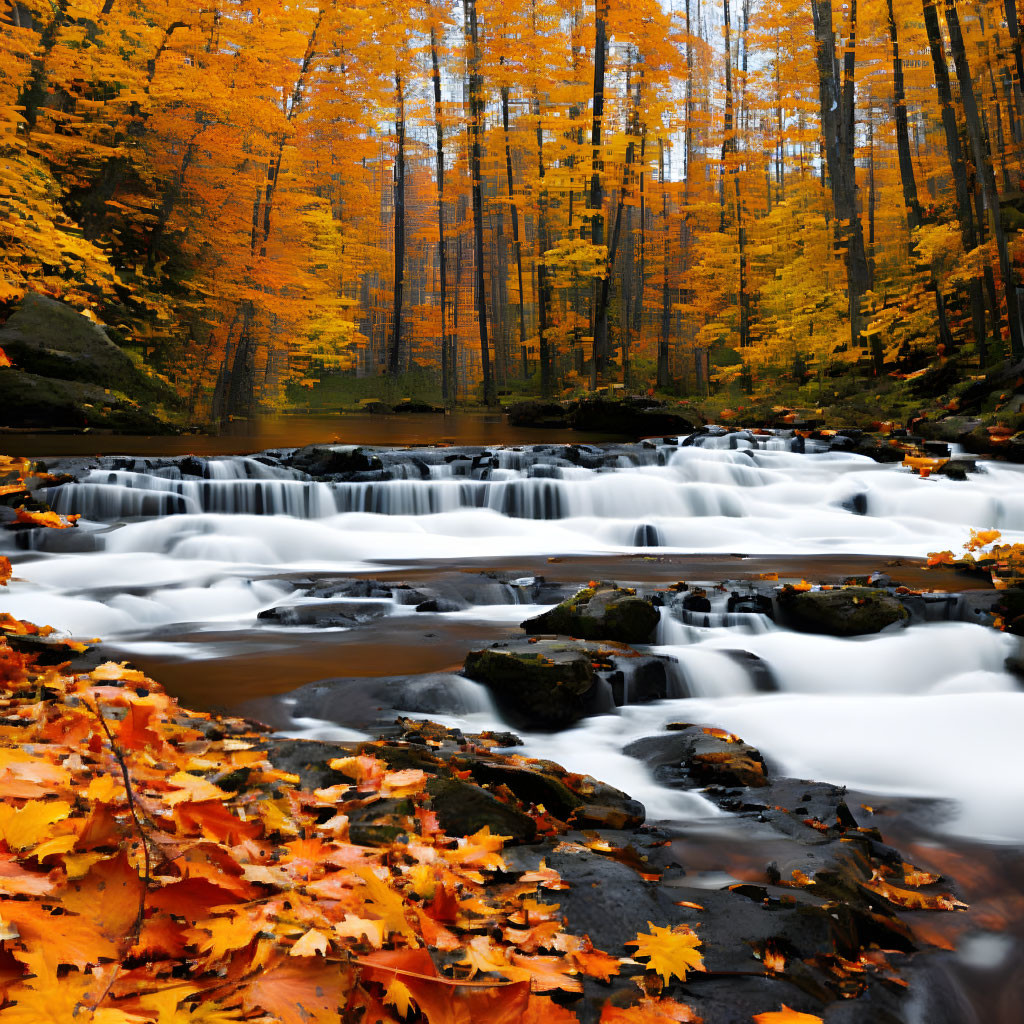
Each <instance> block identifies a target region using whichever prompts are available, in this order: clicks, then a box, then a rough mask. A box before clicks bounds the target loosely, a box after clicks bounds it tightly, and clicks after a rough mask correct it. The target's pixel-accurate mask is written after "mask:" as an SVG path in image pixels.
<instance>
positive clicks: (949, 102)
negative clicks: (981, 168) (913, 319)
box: [921, 0, 998, 366]
mask: <svg viewBox="0 0 1024 1024" xmlns="http://www.w3.org/2000/svg"><path fill="white" fill-rule="evenodd" d="M921 6H922V11H923V13H924V26H925V31H926V32H927V35H928V48H929V51H930V53H931V58H932V70H933V71H934V73H935V88H936V91H937V92H938V95H939V103H940V105H941V107H942V127H943V129H944V131H945V133H946V152H947V154H948V155H949V166H950V170H951V172H952V175H953V186H954V189H955V191H956V205H957V219H958V220H959V221H960V234H961V236H962V238H963V245H964V252H972V251H973V250H974V249H976V248H977V246H978V232H977V228H976V226H975V220H974V213H973V211H972V210H971V192H970V189H969V188H968V185H967V165H966V161H965V160H964V152H963V147H962V146H961V145H960V130H959V127H958V125H957V118H956V110H955V109H954V107H953V90H952V85H951V83H950V80H949V67H948V65H947V63H946V47H945V44H944V43H943V40H942V33H941V31H940V30H939V16H938V11H937V9H936V6H935V0H922V4H921ZM970 293H971V323H972V326H973V331H974V340H975V343H976V344H977V346H978V357H979V359H980V361H981V365H982V366H985V365H986V364H987V362H988V358H987V346H986V332H985V299H984V295H983V293H982V283H981V281H979V280H978V279H977V278H974V279H973V280H972V281H971V285H970ZM995 315H996V317H997V319H998V311H997V312H996V314H995Z"/></svg>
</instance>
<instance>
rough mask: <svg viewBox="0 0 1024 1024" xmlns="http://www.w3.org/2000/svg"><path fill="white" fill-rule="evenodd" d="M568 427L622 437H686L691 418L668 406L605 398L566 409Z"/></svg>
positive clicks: (593, 399)
mask: <svg viewBox="0 0 1024 1024" xmlns="http://www.w3.org/2000/svg"><path fill="white" fill-rule="evenodd" d="M569 425H570V426H571V427H572V428H573V429H574V430H585V431H590V432H599V433H609V434H625V435H626V436H631V437H634V438H641V437H654V436H656V435H658V434H662V435H664V434H675V435H681V434H690V433H691V432H692V431H693V430H694V428H695V423H694V419H693V415H692V414H684V413H683V412H681V411H679V410H678V409H673V408H672V407H671V406H669V405H662V404H658V403H654V402H648V401H646V400H641V401H636V400H631V399H625V400H622V401H614V400H611V399H608V398H586V399H581V400H580V401H579V402H576V403H575V404H574V405H572V406H571V407H570V411H569Z"/></svg>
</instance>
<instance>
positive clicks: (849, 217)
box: [811, 0, 882, 373]
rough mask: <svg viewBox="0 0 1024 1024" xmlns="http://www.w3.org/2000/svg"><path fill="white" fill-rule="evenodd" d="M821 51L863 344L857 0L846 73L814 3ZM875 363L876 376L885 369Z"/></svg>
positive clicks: (843, 239)
mask: <svg viewBox="0 0 1024 1024" xmlns="http://www.w3.org/2000/svg"><path fill="white" fill-rule="evenodd" d="M811 10H812V14H813V16H814V38H815V43H816V48H817V66H818V82H819V99H820V107H821V128H822V142H823V144H824V149H825V164H826V166H827V169H828V174H829V178H830V180H831V184H832V207H833V212H834V213H835V222H834V223H835V236H836V244H837V247H838V248H839V249H840V250H841V251H843V252H844V253H845V262H846V281H847V291H848V294H849V303H850V339H851V343H852V344H853V345H854V346H855V347H856V346H857V345H859V343H860V334H861V324H862V311H861V304H862V300H863V297H864V293H865V292H866V291H867V288H868V264H867V257H866V254H865V251H864V228H863V226H862V224H861V220H860V215H859V213H858V211H857V176H856V165H855V163H854V152H855V145H856V107H855V102H854V100H855V71H856V64H857V0H850V38H849V40H847V42H846V43H845V44H844V46H843V51H844V54H843V63H842V72H841V73H840V66H839V60H838V58H837V56H836V47H835V32H834V29H833V25H832V0H811ZM881 369H882V368H881V366H880V365H879V364H878V360H877V358H876V360H875V372H876V373H878V372H880V371H881Z"/></svg>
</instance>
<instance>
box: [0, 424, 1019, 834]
mask: <svg viewBox="0 0 1024 1024" xmlns="http://www.w3.org/2000/svg"><path fill="white" fill-rule="evenodd" d="M730 445H734V446H735V447H730ZM754 445H755V442H754V441H751V440H744V439H739V440H738V441H737V439H736V438H727V437H718V438H715V437H711V438H704V439H702V441H701V446H699V447H698V446H693V447H682V448H679V447H675V446H671V445H662V446H660V447H658V448H650V449H646V450H644V449H634V450H632V451H631V452H630V453H629V455H624V454H622V453H621V452H620V453H618V454H616V455H615V456H614V458H609V460H607V462H606V464H605V465H603V466H602V467H601V468H600V469H594V470H591V469H583V468H580V467H579V466H578V465H573V464H571V463H570V462H568V461H567V460H566V459H563V458H560V457H558V456H557V455H554V454H552V453H551V452H550V451H549V452H545V453H534V452H530V451H503V450H497V451H493V452H492V456H493V457H491V458H489V459H483V460H479V461H477V460H474V461H470V460H469V459H466V458H459V459H455V460H454V461H452V462H444V461H442V460H441V459H440V456H439V453H438V452H436V451H435V452H429V451H427V452H418V453H416V458H415V459H413V458H412V457H410V458H404V457H403V458H399V459H398V460H397V461H395V460H393V461H392V462H390V463H387V466H388V468H387V469H386V472H385V474H384V475H386V476H388V477H389V479H379V480H363V481H359V482H350V483H318V482H312V481H309V480H306V479H303V478H302V477H301V474H297V473H295V472H293V471H291V470H286V469H281V468H278V467H274V466H268V465H265V464H263V463H261V462H259V461H257V460H254V459H218V460H211V461H210V462H208V463H207V464H206V465H207V469H206V476H205V477H204V478H195V477H192V478H182V476H181V474H180V473H179V471H178V469H177V468H176V467H174V466H168V467H164V468H160V469H157V470H155V471H153V470H148V471H141V470H142V467H141V464H140V467H139V469H140V471H135V470H127V469H122V470H116V471H110V470H97V471H94V472H93V473H92V474H91V475H90V476H89V477H88V478H87V480H86V482H84V483H81V484H77V485H72V486H66V487H64V488H62V489H60V490H59V491H58V492H57V493H55V494H54V495H53V496H52V497H53V500H54V502H55V504H56V507H58V508H59V509H61V510H62V511H66V512H70V511H81V512H84V513H85V519H84V520H83V522H82V523H81V524H80V526H79V528H78V529H76V530H75V531H63V532H61V533H57V532H55V531H45V532H44V531H34V533H33V535H32V540H31V543H32V545H33V549H32V550H18V549H14V548H13V546H12V545H13V540H12V538H11V537H10V536H8V537H6V538H4V539H3V541H2V543H3V544H5V545H6V553H8V554H10V555H11V556H12V558H13V560H14V562H15V575H16V577H17V579H16V580H15V581H13V582H12V583H11V585H10V586H9V587H7V588H6V590H3V591H0V610H2V611H9V612H11V613H13V614H15V615H18V616H20V617H23V618H27V619H30V620H33V621H37V622H48V623H50V624H53V625H55V626H58V627H61V628H63V629H65V630H67V631H68V632H70V633H72V634H74V635H78V636H85V637H93V636H102V637H104V638H105V639H111V640H113V639H120V640H122V641H123V642H124V643H126V644H134V645H136V649H138V650H139V652H140V654H141V653H144V652H145V651H146V650H147V648H146V647H145V646H144V645H146V644H151V645H152V644H154V643H156V644H158V647H157V648H153V647H150V648H149V650H154V649H156V650H164V649H165V648H167V647H173V648H175V649H176V651H177V654H178V655H179V656H181V657H188V658H201V657H204V656H205V655H204V653H203V647H202V645H201V644H195V643H190V644H188V645H186V644H163V643H161V642H160V641H159V637H160V636H161V635H167V634H168V633H169V632H173V631H174V630H179V631H180V630H182V629H184V627H185V626H189V627H190V628H193V629H194V628H198V629H201V630H211V631H218V632H224V631H227V632H231V631H239V630H244V629H252V628H254V627H256V626H257V625H259V626H260V628H271V629H276V630H283V629H284V627H280V626H273V625H265V624H264V623H263V622H261V621H259V620H257V615H258V614H259V612H260V611H263V610H265V609H267V608H271V607H274V606H279V605H282V604H287V603H289V602H292V601H301V600H304V599H303V598H301V595H300V596H299V597H293V596H292V588H291V586H290V585H289V584H287V583H285V582H282V581H281V580H280V579H279V578H276V577H280V576H281V574H282V573H286V572H288V573H301V574H306V575H317V574H324V573H339V572H347V571H353V570H363V571H365V570H367V569H370V570H372V568H373V567H374V566H375V565H378V564H380V563H382V562H385V563H390V564H392V565H394V564H397V565H405V566H410V567H412V566H423V565H428V566H429V565H431V564H435V563H450V562H453V561H454V562H455V563H456V564H458V563H459V562H461V561H463V560H466V559H470V558H498V557H509V556H529V555H540V556H557V555H566V554H574V553H598V554H601V553H607V554H611V553H615V552H624V551H633V552H635V551H638V550H643V551H647V549H648V547H651V546H655V547H656V550H654V551H647V553H650V554H662V553H664V552H666V551H680V552H699V553H708V552H730V553H731V552H742V553H748V554H766V555H770V554H780V555H782V554H785V555H799V554H830V553H831V554H836V553H857V554H870V555H874V556H877V557H878V558H879V559H883V558H884V559H888V558H892V557H899V556H920V555H923V554H925V553H927V552H928V551H931V550H941V549H944V548H952V549H956V548H958V547H959V546H960V544H962V542H963V541H964V540H965V539H966V535H967V532H968V528H969V527H978V528H990V527H995V528H998V529H1001V530H1003V532H1004V536H1005V537H1006V538H1007V539H1008V540H1011V541H1024V472H1022V470H1021V469H1020V468H1018V467H1015V466H1007V465H996V464H991V463H989V464H982V467H981V472H979V473H978V474H975V475H972V476H971V478H970V480H969V481H968V482H966V483H963V482H955V481H952V480H948V479H946V478H943V477H933V478H930V479H927V480H922V479H921V478H919V477H917V476H916V475H914V474H912V473H911V472H910V471H908V470H906V469H903V468H902V467H899V466H881V465H877V464H875V463H874V462H871V461H869V460H867V459H864V458H860V457H858V456H853V455H847V454H842V453H826V452H818V453H812V454H806V455H803V454H796V453H794V452H792V451H789V450H788V448H789V441H788V439H786V438H780V437H775V438H771V439H767V440H766V441H763V442H761V443H760V445H758V446H757V447H754ZM440 454H441V455H443V450H441V451H440ZM378 475H380V474H378ZM855 498H856V499H857V503H856V506H858V507H860V508H861V509H862V510H863V512H864V513H865V514H862V515H857V514H854V512H853V511H851V509H852V508H854V507H855V503H854V499H855ZM22 536H25V535H24V534H23V535H22ZM897 574H898V572H897ZM497 599H499V600H500V598H497ZM514 599H515V598H514V597H510V598H509V603H507V604H501V605H498V604H494V605H491V604H488V605H479V606H477V607H474V608H470V609H467V610H464V611H461V612H454V613H450V614H449V616H448V621H451V620H453V619H455V620H462V621H465V622H467V623H480V622H491V623H494V624H495V625H496V626H498V625H503V626H504V627H505V628H507V626H508V625H509V624H514V623H515V622H518V621H520V620H521V619H522V618H525V617H527V616H528V615H530V614H535V613H537V612H539V611H540V610H542V609H540V608H532V607H528V606H522V605H517V604H514V603H512V601H513V600H514ZM362 603H365V601H363V602H362ZM388 604H389V605H390V607H389V608H388V609H387V610H388V613H389V614H392V615H411V614H412V611H411V609H410V608H409V607H408V606H403V605H401V604H400V603H398V602H388ZM685 618H686V620H687V621H686V622H683V621H682V617H680V618H676V617H673V616H669V615H667V614H666V617H665V620H664V622H663V625H662V629H661V631H660V635H659V638H658V647H657V648H655V650H656V652H657V653H659V654H662V655H665V656H667V657H669V658H670V659H672V663H673V669H672V671H673V673H674V678H673V684H674V686H675V689H674V690H673V691H672V692H682V693H687V694H689V695H690V697H689V698H687V699H679V700H671V701H665V702H661V703H658V704H654V705H646V706H640V707H626V708H622V709H620V712H619V713H618V714H616V715H606V716H602V717H599V718H595V719H591V720H589V721H586V722H584V723H582V724H580V725H579V726H577V727H576V728H575V729H573V730H570V731H568V732H566V733H563V734H559V735H553V736H540V735H533V736H527V737H525V739H526V740H527V749H528V751H529V753H531V754H534V755H537V756H543V757H550V758H552V759H553V760H556V761H559V762H561V763H563V764H565V765H566V766H567V767H569V768H570V769H572V770H575V771H585V772H589V773H591V774H593V775H595V776H597V777H599V778H602V779H604V780H605V781H608V782H611V783H613V784H615V785H618V786H620V787H621V788H623V789H625V790H626V791H627V792H630V793H631V794H632V795H634V796H636V797H637V798H638V799H641V800H643V801H644V802H645V804H647V806H648V810H649V813H650V815H651V817H653V818H657V817H666V818H677V819H678V818H680V817H701V816H707V815H709V814H713V813H717V812H713V811H712V809H711V805H710V804H708V803H707V802H706V801H704V800H703V799H702V798H701V797H699V796H696V795H693V794H689V795H688V794H681V793H678V792H672V791H668V790H665V789H663V788H661V787H660V786H658V785H657V784H655V783H654V781H653V780H652V779H651V778H650V776H649V775H648V774H647V772H646V769H645V768H644V766H643V765H642V764H641V763H640V762H639V761H636V760H634V759H633V758H629V757H626V756H625V755H624V754H623V753H622V749H623V747H624V746H625V745H626V744H628V743H629V742H630V741H631V740H632V739H635V738H639V737H642V736H645V735H652V734H656V733H658V732H660V731H662V729H663V728H664V726H665V724H666V723H668V722H670V721H674V720H685V721H696V722H701V723H705V724H711V725H717V726H721V727H723V728H726V729H729V730H731V731H734V732H737V733H738V734H740V735H742V736H743V737H744V738H745V739H746V740H747V741H748V742H751V743H753V744H754V745H756V746H758V747H759V748H760V749H761V750H762V751H763V752H764V753H765V755H766V756H767V757H768V758H770V759H771V760H772V761H773V763H774V764H775V765H776V766H778V767H779V768H780V769H782V770H783V771H785V772H787V773H792V774H796V775H799V776H802V777H809V778H817V779H822V780H826V781H834V782H839V783H844V784H848V785H851V786H855V787H858V788H861V789H864V790H868V791H872V792H884V793H892V794H904V795H916V796H930V797H939V798H948V799H953V800H956V801H958V809H957V810H956V812H955V814H954V815H953V817H952V818H951V820H950V822H949V823H948V827H949V828H950V829H951V830H953V831H955V832H958V833H961V834H965V835H974V836H978V837H984V838H989V839H997V840H1007V841H1009V840H1018V841H1019V840H1024V815H1021V814H1020V813H1014V812H1013V810H1012V808H1014V807H1016V808H1017V809H1018V811H1019V809H1020V807H1021V806H1024V804H1022V801H1024V753H1022V751H1024V745H1022V744H1020V742H1019V737H1020V736H1021V735H1024V694H1022V693H1021V692H1020V690H1019V686H1018V683H1017V680H1016V678H1015V677H1014V676H1011V675H1010V674H1008V673H1007V672H1006V671H1005V669H1004V667H1003V665H1004V661H1005V659H1006V657H1007V656H1008V655H1009V654H1010V653H1011V652H1012V651H1013V650H1014V644H1015V643H1016V641H1014V640H1012V639H1011V638H1008V637H1006V636H1004V635H1001V634H998V633H996V632H994V631H991V630H987V629H985V628H983V627H981V626H977V625H972V624H967V623H961V622H948V623H933V624H928V625H917V626H913V627H911V628H910V629H905V630H897V631H896V632H894V633H886V634H883V635H881V636H877V637H871V638H866V639H857V640H837V639H833V638H827V637H814V636H805V635H795V634H792V633H789V632H786V631H784V630H781V629H778V628H776V627H775V626H774V625H773V624H772V623H771V622H770V621H769V620H768V619H766V618H765V617H763V616H756V615H742V614H733V615H726V614H725V613H724V611H723V610H721V609H716V610H715V611H714V612H713V613H712V614H710V615H703V614H689V615H686V616H685ZM139 645H143V646H139ZM736 652H746V653H747V654H749V655H754V656H756V658H757V659H760V664H761V665H762V666H763V672H764V674H766V675H767V677H768V678H769V679H770V680H772V681H773V683H774V685H775V686H776V687H777V688H778V691H779V692H777V693H764V692H758V689H757V687H756V686H755V682H754V679H753V678H752V675H751V672H750V671H749V669H748V667H747V666H745V665H744V664H743V663H742V659H738V658H737V656H736ZM747 660H748V661H749V659H747ZM458 686H460V687H462V688H463V689H465V688H466V687H469V688H470V689H473V688H474V686H475V684H470V683H468V682H466V681H464V680H460V681H459V683H458ZM762 689H763V679H762ZM476 690H480V688H478V687H477V688H476ZM467 692H468V691H467ZM462 697H463V698H465V697H466V693H463V694H462ZM474 699H476V700H477V703H476V704H473V703H471V702H470V703H467V701H466V700H463V701H462V706H471V707H477V709H478V710H476V711H475V712H473V713H472V714H471V715H469V716H468V717H467V718H465V719H460V720H459V724H461V725H463V726H465V727H467V728H475V727H487V726H501V725H502V723H501V722H500V719H499V718H498V716H497V714H496V712H495V711H494V709H493V706H492V705H491V704H490V702H489V700H487V698H486V694H484V693H483V691H480V692H479V693H478V694H477V697H476V698H474ZM332 728H333V729H335V730H336V729H337V727H331V726H328V725H327V724H325V723H316V722H311V721H308V720H304V721H301V722H297V723H296V729H297V730H298V731H301V732H304V733H306V734H310V731H311V730H312V731H315V732H318V733H320V734H323V733H324V731H325V730H326V732H327V734H333V733H332V732H331V730H332ZM350 733H351V730H343V732H342V734H339V738H341V737H342V735H344V736H345V737H347V738H351V736H350Z"/></svg>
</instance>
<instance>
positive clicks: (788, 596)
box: [779, 587, 910, 637]
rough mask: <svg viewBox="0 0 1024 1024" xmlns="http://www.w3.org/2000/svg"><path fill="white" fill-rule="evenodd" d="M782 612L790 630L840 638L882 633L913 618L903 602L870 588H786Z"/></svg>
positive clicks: (783, 594)
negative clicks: (889, 627) (798, 589)
mask: <svg viewBox="0 0 1024 1024" xmlns="http://www.w3.org/2000/svg"><path fill="white" fill-rule="evenodd" d="M779 610H780V611H781V612H782V618H783V624H784V625H786V626H788V627H789V628H791V629H795V630H799V631H800V632H801V633H823V634H825V635H827V636H839V637H845V636H867V635H868V634H871V633H879V632H881V631H882V630H883V629H885V628H886V627H887V626H891V625H893V624H894V623H903V622H906V620H907V619H909V617H910V613H909V612H908V611H907V609H906V608H904V606H903V604H902V602H901V601H899V600H898V599H897V598H895V597H893V596H891V595H890V594H887V593H885V592H884V591H880V590H876V589H873V588H871V587H844V588H842V589H840V590H808V591H805V592H802V593H801V592H800V591H797V590H795V589H794V588H792V587H785V588H783V590H782V592H781V593H780V594H779Z"/></svg>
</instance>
